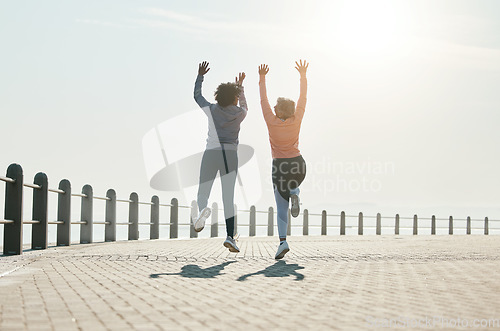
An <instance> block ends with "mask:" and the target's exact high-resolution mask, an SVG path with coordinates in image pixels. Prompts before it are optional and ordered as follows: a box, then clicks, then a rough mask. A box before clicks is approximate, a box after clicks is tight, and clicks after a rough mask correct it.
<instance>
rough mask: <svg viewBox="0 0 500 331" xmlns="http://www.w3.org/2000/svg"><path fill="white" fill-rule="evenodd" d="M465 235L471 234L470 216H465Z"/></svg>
mask: <svg viewBox="0 0 500 331" xmlns="http://www.w3.org/2000/svg"><path fill="white" fill-rule="evenodd" d="M467 234H471V222H470V216H467Z"/></svg>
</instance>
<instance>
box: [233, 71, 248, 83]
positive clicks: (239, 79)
mask: <svg viewBox="0 0 500 331" xmlns="http://www.w3.org/2000/svg"><path fill="white" fill-rule="evenodd" d="M245 77H246V75H245V73H244V72H240V73H239V75H238V77H236V78H235V82H236V84H238V85H239V86H242V85H243V80H244V79H245Z"/></svg>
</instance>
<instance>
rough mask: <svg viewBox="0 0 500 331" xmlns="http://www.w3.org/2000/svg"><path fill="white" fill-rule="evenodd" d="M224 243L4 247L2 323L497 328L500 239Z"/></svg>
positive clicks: (18, 326)
mask: <svg viewBox="0 0 500 331" xmlns="http://www.w3.org/2000/svg"><path fill="white" fill-rule="evenodd" d="M222 241H223V239H222V238H210V239H185V240H181V239H176V240H152V241H150V240H144V241H123V242H114V243H96V244H86V245H79V244H77V245H73V246H71V247H51V248H49V249H47V250H44V251H31V250H30V251H25V252H24V253H23V255H21V256H2V257H0V276H1V277H0V330H2V331H3V330H5V331H6V330H92V331H98V330H253V329H255V330H270V329H280V330H303V329H311V330H325V329H338V330H364V329H368V330H369V329H375V328H377V329H387V328H386V327H390V326H392V327H393V328H397V329H406V330H412V329H432V328H438V329H448V330H449V329H464V330H467V329H468V330H470V329H476V330H494V329H500V237H498V236H482V235H481V236H475V235H474V236H465V235H454V236H342V237H340V236H321V237H319V236H310V237H290V238H289V243H290V248H291V251H290V253H289V254H287V255H286V257H285V259H283V260H281V261H275V260H274V254H275V251H276V245H277V239H276V238H269V237H252V238H240V240H239V246H240V248H241V250H242V251H241V253H239V254H233V253H229V252H228V250H227V249H225V248H224V247H223V246H222ZM494 319H496V323H497V324H495V325H492V324H491V323H495V321H493V320H494ZM488 320H490V321H489V323H490V325H489V326H488V325H487V323H488ZM466 323H467V324H466ZM474 323H475V324H474Z"/></svg>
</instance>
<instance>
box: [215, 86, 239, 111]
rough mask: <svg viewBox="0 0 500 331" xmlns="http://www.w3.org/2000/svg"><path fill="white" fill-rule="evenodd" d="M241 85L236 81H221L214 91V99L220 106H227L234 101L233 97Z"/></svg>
mask: <svg viewBox="0 0 500 331" xmlns="http://www.w3.org/2000/svg"><path fill="white" fill-rule="evenodd" d="M240 92H241V86H240V85H238V84H236V83H222V84H220V85H219V86H218V87H217V90H216V91H215V93H214V96H215V100H217V103H218V104H219V105H220V106H221V107H227V106H229V105H232V104H233V103H234V98H236V97H237V96H239V95H240Z"/></svg>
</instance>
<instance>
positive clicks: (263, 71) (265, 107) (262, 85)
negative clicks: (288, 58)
mask: <svg viewBox="0 0 500 331" xmlns="http://www.w3.org/2000/svg"><path fill="white" fill-rule="evenodd" d="M268 72H269V67H268V66H267V64H261V65H260V66H259V77H260V79H259V91H260V106H261V107H262V114H263V115H264V119H265V120H266V121H268V120H269V119H271V118H272V117H273V116H274V114H273V111H272V109H271V105H270V104H269V100H268V99H267V90H266V75H267V73H268Z"/></svg>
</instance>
